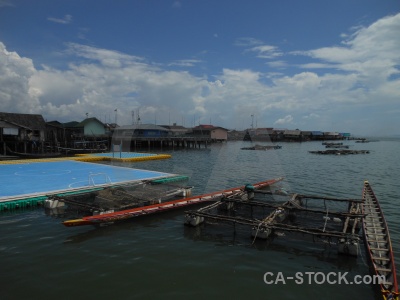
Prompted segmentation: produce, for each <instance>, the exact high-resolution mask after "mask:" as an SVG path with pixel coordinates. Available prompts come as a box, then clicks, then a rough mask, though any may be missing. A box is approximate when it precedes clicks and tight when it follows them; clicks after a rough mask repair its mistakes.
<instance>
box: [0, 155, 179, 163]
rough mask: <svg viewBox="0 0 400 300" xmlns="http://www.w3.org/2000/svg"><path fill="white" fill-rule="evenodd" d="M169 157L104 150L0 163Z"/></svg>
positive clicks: (144, 159) (132, 159)
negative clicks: (101, 151)
mask: <svg viewBox="0 0 400 300" xmlns="http://www.w3.org/2000/svg"><path fill="white" fill-rule="evenodd" d="M168 158H171V155H170V154H154V153H138V152H106V153H90V154H76V155H75V156H69V157H50V158H34V159H13V160H3V161H0V165H8V164H24V163H35V162H54V161H65V160H73V161H84V162H96V161H121V162H137V161H146V160H155V159H168Z"/></svg>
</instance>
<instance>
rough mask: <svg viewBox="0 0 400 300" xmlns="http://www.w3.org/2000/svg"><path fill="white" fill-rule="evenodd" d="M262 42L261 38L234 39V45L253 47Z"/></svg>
mask: <svg viewBox="0 0 400 300" xmlns="http://www.w3.org/2000/svg"><path fill="white" fill-rule="evenodd" d="M262 44H263V42H262V41H261V40H258V39H255V38H251V37H242V38H238V39H236V40H235V46H239V47H254V46H257V45H262Z"/></svg>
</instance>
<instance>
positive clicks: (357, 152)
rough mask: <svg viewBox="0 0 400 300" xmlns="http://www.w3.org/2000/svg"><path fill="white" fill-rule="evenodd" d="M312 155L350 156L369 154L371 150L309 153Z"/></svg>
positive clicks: (337, 150) (338, 150) (336, 150)
mask: <svg viewBox="0 0 400 300" xmlns="http://www.w3.org/2000/svg"><path fill="white" fill-rule="evenodd" d="M308 152H310V153H312V154H330V155H349V154H368V153H369V150H344V149H335V150H322V151H308Z"/></svg>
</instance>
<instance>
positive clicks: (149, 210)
mask: <svg viewBox="0 0 400 300" xmlns="http://www.w3.org/2000/svg"><path fill="white" fill-rule="evenodd" d="M281 180H283V178H282V177H279V178H275V179H270V180H266V181H262V182H258V183H255V184H253V185H252V186H253V187H254V189H256V190H257V189H262V188H265V187H268V186H270V185H272V184H274V183H277V182H279V181H281ZM245 187H246V186H240V187H236V188H230V189H226V190H222V191H218V192H213V193H208V194H203V195H199V196H194V197H187V198H183V199H178V200H172V201H167V202H162V203H158V204H153V205H146V206H143V207H136V208H132V209H126V210H120V211H117V212H110V213H105V214H101V215H94V216H86V217H83V218H81V219H75V220H68V221H64V222H63V225H65V226H67V227H73V226H83V225H102V224H103V225H104V224H110V223H113V222H116V221H122V220H126V219H130V218H134V217H139V216H143V215H149V214H155V213H159V212H163V211H168V210H173V209H177V208H180V207H185V206H189V205H194V204H199V203H203V202H211V201H217V200H219V199H221V198H222V197H224V196H228V195H232V194H235V193H240V192H241V191H243V190H244V189H245Z"/></svg>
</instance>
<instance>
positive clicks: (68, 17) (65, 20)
mask: <svg viewBox="0 0 400 300" xmlns="http://www.w3.org/2000/svg"><path fill="white" fill-rule="evenodd" d="M47 20H48V21H51V22H54V23H59V24H69V23H71V22H72V16H71V15H65V16H64V18H62V19H58V18H53V17H48V18H47Z"/></svg>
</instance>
